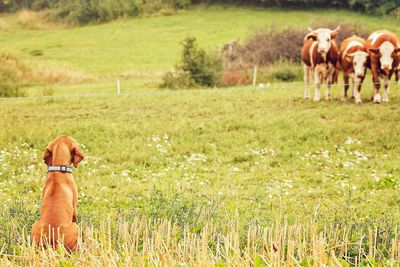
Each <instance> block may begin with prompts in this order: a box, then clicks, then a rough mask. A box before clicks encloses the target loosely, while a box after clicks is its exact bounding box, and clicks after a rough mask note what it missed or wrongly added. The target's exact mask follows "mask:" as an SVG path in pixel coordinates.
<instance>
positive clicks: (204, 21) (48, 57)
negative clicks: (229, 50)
mask: <svg viewBox="0 0 400 267" xmlns="http://www.w3.org/2000/svg"><path fill="white" fill-rule="evenodd" d="M321 18H323V20H324V21H341V22H359V23H360V24H365V25H366V27H367V28H368V29H370V30H371V31H372V30H375V29H380V28H386V29H389V30H393V31H394V32H396V33H400V32H399V30H398V21H397V20H396V19H394V18H385V19H382V18H377V17H370V16H366V15H361V14H356V13H351V12H346V11H336V10H327V11H321V10H318V11H282V10H275V9H260V8H254V9H251V8H236V7H235V8H234V7H210V8H206V7H198V8H195V9H193V10H190V11H182V12H179V13H178V14H177V15H174V16H167V17H165V16H157V17H144V18H136V19H123V20H119V21H115V22H111V23H107V24H101V25H91V26H85V27H79V28H65V29H58V28H54V29H51V28H50V29H44V30H41V29H37V30H32V29H27V28H25V27H23V26H21V25H19V24H18V23H17V22H15V20H17V18H15V15H12V16H11V17H10V15H3V16H2V17H0V44H1V46H0V47H1V48H3V49H6V50H9V51H10V52H12V53H14V54H16V55H17V56H20V57H21V58H23V59H25V60H28V61H31V62H34V63H38V64H40V65H43V64H44V65H50V68H55V69H56V68H67V69H68V68H72V69H74V70H79V71H82V72H83V73H90V74H98V75H104V74H121V73H126V72H132V73H142V72H145V73H154V74H156V75H157V74H159V73H160V72H161V73H163V72H165V71H167V70H170V69H171V68H173V66H174V64H175V63H176V62H177V60H178V59H179V53H180V50H181V45H180V43H181V41H182V40H183V39H184V38H185V37H186V36H188V35H193V36H195V37H197V39H198V40H199V44H200V45H201V46H202V47H204V48H205V49H208V50H209V49H216V48H219V47H220V46H221V45H222V44H225V43H227V42H229V41H232V40H234V39H237V38H240V39H241V40H244V39H245V38H246V37H247V36H248V35H249V34H250V33H251V32H252V31H253V30H255V29H259V28H263V27H265V26H271V25H274V26H276V27H280V28H284V27H289V26H293V27H300V28H304V31H305V32H306V31H307V26H308V25H309V24H310V23H316V22H318V21H320V19H321ZM16 25H17V26H16ZM38 51H41V52H42V53H43V55H41V56H34V54H35V53H37V52H38Z"/></svg>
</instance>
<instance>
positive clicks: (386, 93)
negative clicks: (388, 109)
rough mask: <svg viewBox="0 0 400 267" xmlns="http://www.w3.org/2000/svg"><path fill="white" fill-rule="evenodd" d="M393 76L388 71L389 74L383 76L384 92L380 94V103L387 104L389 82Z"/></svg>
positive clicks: (391, 72)
mask: <svg viewBox="0 0 400 267" xmlns="http://www.w3.org/2000/svg"><path fill="white" fill-rule="evenodd" d="M392 75H393V71H390V72H389V74H388V75H387V76H385V80H384V87H385V92H383V94H382V102H386V103H387V102H389V90H390V88H389V81H390V78H392Z"/></svg>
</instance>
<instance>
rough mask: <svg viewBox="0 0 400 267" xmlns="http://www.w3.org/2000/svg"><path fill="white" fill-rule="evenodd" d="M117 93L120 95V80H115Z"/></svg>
mask: <svg viewBox="0 0 400 267" xmlns="http://www.w3.org/2000/svg"><path fill="white" fill-rule="evenodd" d="M117 95H121V81H120V80H117Z"/></svg>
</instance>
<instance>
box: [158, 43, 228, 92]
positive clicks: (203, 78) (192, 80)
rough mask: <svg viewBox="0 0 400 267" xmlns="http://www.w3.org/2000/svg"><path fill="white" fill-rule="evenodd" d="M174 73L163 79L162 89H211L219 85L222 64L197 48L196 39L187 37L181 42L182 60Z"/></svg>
mask: <svg viewBox="0 0 400 267" xmlns="http://www.w3.org/2000/svg"><path fill="white" fill-rule="evenodd" d="M175 68H176V70H175V72H172V73H171V72H170V73H167V74H166V75H165V76H164V77H163V83H162V84H161V87H163V88H182V87H194V86H201V87H203V86H204V87H212V86H216V85H217V84H218V83H219V80H220V76H221V71H222V64H221V61H220V60H219V59H218V57H217V56H213V55H211V54H207V53H206V52H205V51H204V50H203V49H201V48H198V46H197V43H196V38H194V37H187V38H186V39H185V40H184V42H183V50H182V58H181V60H180V62H179V64H178V65H177V66H176V67H175Z"/></svg>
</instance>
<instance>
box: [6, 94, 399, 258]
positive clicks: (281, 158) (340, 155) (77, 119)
mask: <svg viewBox="0 0 400 267" xmlns="http://www.w3.org/2000/svg"><path fill="white" fill-rule="evenodd" d="M339 95H340V93H339V92H338V91H335V96H336V98H337V99H338V98H339ZM366 95H369V94H365V93H364V96H366ZM301 96H302V90H301V89H291V90H265V91H247V92H208V93H205V92H204V93H183V94H179V93H177V94H159V95H135V96H128V97H124V96H123V97H108V98H81V99H74V98H67V99H50V100H6V101H5V100H3V101H2V102H1V113H2V120H0V128H1V129H2V131H1V132H0V148H1V151H0V192H1V193H0V201H1V202H2V203H3V205H2V211H1V215H2V216H0V225H1V228H0V249H1V250H0V253H1V254H7V255H13V254H17V256H18V257H7V259H6V258H4V256H3V259H4V261H8V260H12V259H15V260H17V259H24V256H26V255H28V256H26V257H27V259H31V260H33V261H34V262H36V263H37V262H38V261H41V260H43V261H44V262H46V260H44V259H46V258H43V257H46V256H44V254H42V253H37V252H34V251H32V250H31V248H30V247H29V245H28V244H26V243H24V241H23V240H27V239H26V238H27V236H28V234H29V231H30V227H31V225H32V223H33V222H34V221H35V219H37V217H38V213H39V206H40V191H41V188H42V185H43V182H44V179H45V172H46V171H45V166H44V164H43V163H42V159H41V157H42V151H43V150H44V148H45V146H46V145H47V143H48V142H49V141H50V140H52V139H53V138H54V137H56V136H58V135H60V134H68V135H71V136H73V137H75V138H76V139H77V140H78V141H79V143H80V144H81V146H82V147H83V150H84V152H85V155H86V158H85V160H84V161H83V162H82V164H81V165H80V166H79V167H78V168H77V169H76V170H75V171H74V177H75V179H76V183H77V185H78V188H79V223H80V225H81V228H82V229H83V231H84V233H85V234H84V235H83V240H82V242H83V243H82V247H81V252H78V254H76V255H75V256H73V257H72V258H71V259H70V260H71V261H73V262H74V263H77V262H78V260H79V259H81V260H82V257H84V256H83V255H86V254H85V253H84V252H85V251H87V250H89V251H91V252H90V255H93V257H92V258H90V257H86V258H85V259H86V261H80V260H79V262H86V263H87V262H91V264H94V263H93V262H108V263H110V262H111V259H112V261H113V264H114V263H115V264H116V265H117V264H119V265H122V264H123V263H124V262H125V261H129V260H132V261H134V260H138V261H139V260H143V261H148V262H152V263H153V264H154V262H157V261H163V260H165V261H168V262H169V263H170V264H172V263H178V262H181V263H187V264H199V265H201V264H203V263H204V264H206V265H209V264H212V263H216V262H224V263H227V264H229V263H230V264H233V265H236V263H238V262H239V261H240V262H243V264H245V263H248V262H249V261H250V259H251V260H252V261H255V260H256V255H260V257H262V259H259V258H257V260H258V261H260V260H263V259H264V260H265V261H266V262H268V263H269V262H272V261H274V260H273V259H270V257H272V255H278V256H276V257H277V258H274V259H275V260H276V261H279V260H281V259H283V258H285V257H286V256H282V255H284V254H285V253H286V252H287V251H288V250H289V252H288V253H289V254H290V253H292V252H290V251H293V249H294V248H293V246H294V247H296V249H294V251H301V252H293V253H294V254H293V253H292V254H291V255H293V257H294V260H296V261H299V262H301V261H303V260H304V259H308V260H310V261H311V260H314V261H316V262H320V263H322V262H328V261H335V257H336V258H337V260H339V259H345V260H347V261H348V262H351V263H355V262H356V261H357V260H358V262H359V261H360V258H364V259H365V258H366V257H367V256H368V255H369V256H370V257H372V258H369V261H371V259H374V260H382V259H390V260H392V261H393V262H395V261H397V260H398V255H397V253H398V250H397V249H396V248H397V247H398V241H397V236H398V230H397V229H398V228H397V226H398V222H399V215H400V214H399V209H398V203H399V201H400V199H399V198H400V197H399V194H398V190H399V184H400V179H399V174H400V167H399V163H400V162H399V161H400V158H399V146H398V133H399V130H400V125H399V124H398V121H399V103H400V92H399V91H398V88H397V87H393V90H392V94H391V102H390V103H388V104H385V105H374V104H372V103H370V102H367V101H366V103H364V104H363V105H361V106H357V105H354V104H353V103H351V102H347V103H342V102H341V101H339V100H333V101H330V102H324V101H323V102H321V103H314V102H312V101H305V100H303V99H302V98H301ZM364 100H367V99H366V97H365V98H364ZM107 220H110V221H111V222H112V223H111V226H110V229H111V230H110V232H109V234H107V235H106V236H102V233H103V232H104V228H102V227H105V226H106V225H107ZM138 220H139V221H140V222H138ZM135 222H137V224H141V225H143V224H144V225H148V226H149V227H150V228H146V227H144V228H140V227H139V226H137V224H135ZM132 223H133V225H132ZM163 223H164V226H160V225H163ZM165 224H171V227H172V228H173V229H175V230H174V231H176V232H174V234H173V235H167V236H163V237H160V236H158V237H157V235H158V234H159V235H165V231H164V230H163V229H167V228H168V227H166V226H165ZM275 224H276V225H277V226H276V227H277V229H275V228H274V227H275V226H272V225H275ZM151 226H153V227H155V228H151ZM158 226H159V227H160V228H157V227H158ZM231 226H232V227H233V228H232V227H231ZM91 227H92V228H93V231H92V230H90V229H91ZM124 227H125V228H126V229H125V228H124ZM137 227H138V228H140V229H154V230H151V233H147V234H143V232H141V231H142V230H137ZM141 227H142V226H141ZM163 227H166V228H163ZM257 227H260V228H257ZM285 227H286V228H285ZM287 227H289V228H290V227H292V228H290V229H292V230H290V231H289V230H287V229H288V228H287ZM296 227H300V228H296ZM102 229H103V230H102ZM124 229H125V230H124ZM157 229H158V230H157ZM256 229H260V230H259V231H261V232H263V231H266V232H265V233H268V231H271V234H272V233H274V236H275V234H276V236H280V237H281V238H284V237H285V236H286V237H287V238H286V239H285V240H281V241H279V242H280V243H279V242H278V241H276V243H274V244H275V248H273V247H271V242H269V240H272V239H274V238H275V237H274V236H270V237H265V238H264V237H263V236H264V235H263V234H256V233H254V235H255V236H256V237H254V238H253V239H254V240H257V241H254V240H253V239H252V238H250V239H252V240H253V241H254V242H256V244H257V245H254V246H255V248H254V249H253V248H251V249H249V250H246V248H247V246H248V243H247V241H246V240H247V239H248V236H249V234H250V233H249V231H250V232H251V231H258V230H256ZM268 229H269V230H268ZM274 229H275V230H274ZM285 229H286V230H285ZM294 229H300V230H294ZM324 229H325V230H324ZM136 230H137V231H138V232H141V233H142V234H140V235H141V237H139V239H138V241H137V242H138V243H134V244H133V243H132V242H136V241H133V239H128V238H129V237H132V236H133V233H137V232H136ZM121 231H122V232H121ZM126 231H127V232H126ZM143 231H144V230H143ZM149 231H150V230H149ZM171 231H172V230H171ZM185 231H187V232H185ZM279 231H282V235H280V234H279V233H280V232H279ZM286 231H289V232H286ZM296 231H300V232H301V233H302V234H297V233H298V232H296ZM324 231H325V232H324ZM185 233H190V234H191V235H193V236H189V237H188V235H189V234H185ZM374 233H375V234H374ZM92 234H93V235H95V236H94V237H93V238H91V235H92ZM219 235H221V238H222V237H224V238H225V237H226V238H229V242H228V241H226V240H225V241H224V242H222V241H221V242H220V243H218V242H217V241H218V240H220V239H218V237H217V236H219ZM266 235H267V236H268V235H269V234H266ZM227 236H229V237H227ZM327 236H329V238H328V237H327ZM167 237H170V238H171V239H168V240H169V241H166V240H165V239H164V238H167ZM203 237H204V238H205V239H204V240H203V239H202V238H203ZM297 237H298V238H299V239H296V238H297ZM302 237H304V239H303V238H302ZM105 238H107V240H108V241H107V242H108V243H107V242H104V241H105ZM185 238H189V239H185ZM276 238H278V237H276ZM293 238H294V240H293ZM119 239H124V240H125V241H122V240H120V241H118V240H119ZM185 240H190V242H189V241H188V242H187V243H185ZM205 240H207V241H205ZM289 240H291V241H290V242H289ZM318 240H320V241H321V242H319V241H318ZM335 240H336V241H335ZM338 240H340V241H338ZM88 242H89V243H90V242H95V244H94V243H91V245H90V244H89V243H88ZM96 242H97V243H96ZM124 242H127V243H124ZM160 242H161V243H160ZM163 242H164V243H163ZM230 242H232V243H230ZM263 242H265V246H266V248H263V246H264V245H263ZM285 242H286V243H285ZM293 242H294V243H293ZM318 242H319V243H318ZM324 242H325V243H324ZM371 242H372V243H371ZM317 243H318V244H320V246H319V247H318V246H317ZM339 243H340V244H339ZM123 244H126V246H124V245H123ZM144 244H147V245H149V244H153V245H154V246H153V247H152V248H149V247H148V246H147V245H144ZM157 244H159V245H157ZM161 244H162V245H161ZM168 244H170V245H168ZM184 244H185V245H184ZM188 244H192V245H188ZM200 244H203V246H204V247H203V248H202V250H201V251H203V252H201V253H202V254H201V255H199V254H198V253H200V251H199V249H198V248H199V247H198V246H200ZM371 244H372V245H371ZM230 245H232V248H231V247H229V246H230ZM90 246H92V247H90ZM149 246H150V245H149ZM157 246H159V247H158V248H159V249H155V247H157ZM169 246H170V247H169ZM183 246H186V248H185V249H187V250H185V249H184V248H183ZM221 246H224V252H221V250H220V248H221ZM251 246H253V245H251ZM304 246H306V247H304ZM161 247H162V250H161ZM130 249H132V250H130ZM190 249H192V250H190ZM238 249H239V250H238ZM182 250H184V251H185V252H182ZM275 250H280V251H281V252H282V253H283V254H274V253H276V251H275ZM129 251H130V252H129ZM132 251H138V254H135V253H134V252H132ZM165 251H174V252H171V253H172V254H171V255H169V256H168V255H167V256H166V254H164V252H165ZM179 251H180V252H179ZM190 251H192V252H190ZM246 251H247V252H246ZM272 251H275V252H273V253H272ZM283 251H286V252H283ZM321 251H322V252H323V253H325V254H318V253H319V252H321ZM128 252H129V253H128ZM281 252H278V253H281ZM322 252H321V253H322ZM49 253H50V252H49ZM79 253H83V254H79ZM97 253H98V254H97ZM165 253H166V252H165ZM174 253H175V254H174ZM180 253H181V254H180ZM182 253H183V254H185V255H186V256H182V255H183V254H182ZM246 253H247V254H246ZM271 253H272V254H271ZM332 253H334V254H335V257H333V256H332ZM345 253H347V254H345ZM255 254H256V255H255ZM33 255H35V256H34V257H33ZM135 255H137V257H138V258H135ZM213 255H214V256H213ZM218 255H219V256H218ZM234 255H236V256H234ZM238 255H240V257H242V258H238V257H239V256H238ZM285 255H287V254H285ZM318 255H320V256H318ZM53 256H54V255H53ZM231 256H232V257H231ZM21 257H22V258H21ZM32 257H33V258H32ZM107 257H108V258H107ZM127 257H129V259H128V258H127ZM132 257H133V258H132ZM155 257H161V258H155ZM162 257H166V258H165V259H164V258H162ZM168 257H169V258H168ZM190 257H192V258H190ZM356 257H358V258H357V259H356ZM167 258H168V259H169V260H167ZM58 259H60V258H59V256H54V258H53V260H58ZM155 259H157V260H155ZM278 259H279V260H278ZM108 260H110V261H108ZM203 260H204V261H203ZM230 260H232V261H233V262H230ZM236 260H237V261H236ZM286 260H288V261H289V259H286ZM294 260H293V262H294ZM110 264H111V263H110ZM385 264H386V263H385Z"/></svg>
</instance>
